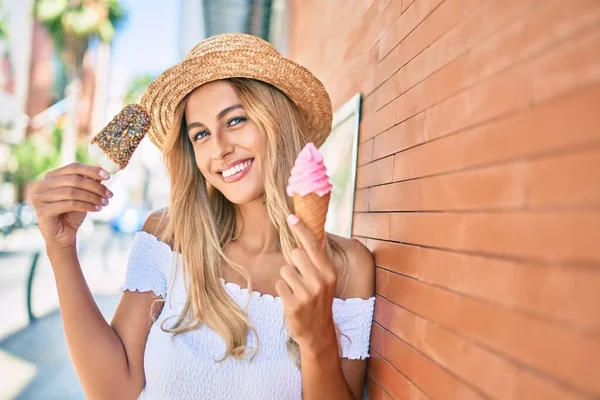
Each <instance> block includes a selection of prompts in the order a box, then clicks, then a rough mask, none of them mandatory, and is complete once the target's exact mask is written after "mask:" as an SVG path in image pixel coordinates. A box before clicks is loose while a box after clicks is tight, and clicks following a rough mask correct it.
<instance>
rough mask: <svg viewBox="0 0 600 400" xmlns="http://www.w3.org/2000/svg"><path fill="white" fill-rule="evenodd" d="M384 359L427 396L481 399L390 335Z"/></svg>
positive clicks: (386, 335) (387, 336)
mask: <svg viewBox="0 0 600 400" xmlns="http://www.w3.org/2000/svg"><path fill="white" fill-rule="evenodd" d="M384 343H385V344H384V353H383V356H384V357H385V358H386V359H387V360H388V361H389V362H390V363H391V364H392V365H393V366H394V367H396V368H397V369H398V370H399V371H402V373H403V374H404V375H405V376H406V377H407V378H408V379H409V380H410V381H411V382H413V383H414V384H415V385H416V386H418V387H419V389H421V390H422V391H423V392H424V393H425V394H426V395H428V396H429V397H431V398H434V399H435V398H437V399H441V398H443V399H480V398H481V397H482V396H481V395H480V394H478V393H477V392H476V391H474V390H473V389H472V388H471V387H469V386H468V385H465V384H464V383H462V382H461V381H459V380H458V379H456V378H455V377H454V376H452V375H450V374H449V373H448V372H447V371H446V370H444V369H442V368H441V367H440V366H439V365H437V364H436V363H434V362H432V361H431V360H429V359H427V358H426V357H424V356H423V355H422V354H421V353H419V352H417V351H416V350H414V349H413V348H412V347H410V346H409V345H407V344H406V343H405V342H404V341H402V340H401V339H399V338H397V337H396V336H394V335H393V334H391V333H390V332H385V336H384Z"/></svg>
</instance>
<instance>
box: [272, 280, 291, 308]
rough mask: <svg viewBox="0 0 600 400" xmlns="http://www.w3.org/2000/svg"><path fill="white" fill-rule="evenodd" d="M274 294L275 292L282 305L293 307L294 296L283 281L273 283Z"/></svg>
mask: <svg viewBox="0 0 600 400" xmlns="http://www.w3.org/2000/svg"><path fill="white" fill-rule="evenodd" d="M275 292H277V296H279V297H281V300H282V301H283V304H284V305H288V304H289V305H293V304H295V299H294V294H293V293H292V289H290V287H289V286H288V284H287V283H285V281H284V280H283V279H280V280H278V281H277V282H275Z"/></svg>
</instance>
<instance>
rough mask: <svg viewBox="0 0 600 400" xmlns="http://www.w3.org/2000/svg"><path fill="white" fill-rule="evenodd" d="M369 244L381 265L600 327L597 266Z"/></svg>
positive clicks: (454, 288) (539, 313)
mask: <svg viewBox="0 0 600 400" xmlns="http://www.w3.org/2000/svg"><path fill="white" fill-rule="evenodd" d="M367 247H368V248H369V249H370V250H371V252H372V253H373V255H374V257H375V262H376V264H377V265H378V266H379V267H380V268H385V269H386V270H389V271H393V272H396V273H399V274H402V275H405V276H408V277H411V278H413V279H417V280H419V281H422V282H426V283H428V284H431V285H435V286H438V287H442V288H445V289H447V290H450V291H453V292H457V293H461V294H464V295H467V296H470V297H473V298H477V299H481V300H484V301H488V302H490V303H493V304H498V305H501V306H504V307H507V308H510V309H515V310H520V311H522V312H525V313H528V314H531V315H536V316H538V317H542V318H545V319H547V320H553V321H558V322H560V323H563V324H566V325H569V326H574V327H577V328H580V329H586V330H595V331H598V332H600V315H599V313H598V312H597V311H596V304H600V291H598V290H597V288H598V287H600V276H599V275H598V273H597V271H595V270H593V269H589V268H580V267H577V266H575V265H561V266H556V265H552V264H533V263H526V262H517V261H509V260H502V259H494V258H488V257H481V256H474V255H468V254H459V253H452V252H448V251H442V250H435V249H429V248H422V247H418V246H411V245H405V244H400V243H390V242H383V241H379V240H374V239H369V240H368V241H367ZM386 290H387V284H386ZM386 293H387V292H386Z"/></svg>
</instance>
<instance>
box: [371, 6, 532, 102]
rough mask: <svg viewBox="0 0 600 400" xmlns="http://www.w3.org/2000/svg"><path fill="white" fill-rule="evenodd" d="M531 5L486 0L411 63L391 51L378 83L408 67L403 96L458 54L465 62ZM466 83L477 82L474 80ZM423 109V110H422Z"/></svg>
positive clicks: (381, 68) (397, 52)
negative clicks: (474, 51) (476, 47)
mask: <svg viewBox="0 0 600 400" xmlns="http://www.w3.org/2000/svg"><path fill="white" fill-rule="evenodd" d="M479 3H481V2H480V1H477V0H476V1H474V2H472V3H471V7H472V8H473V9H475V8H476V7H477V5H479ZM530 8H531V1H530V0H527V1H523V0H492V1H488V2H485V3H483V6H481V7H478V8H476V9H475V10H474V12H472V13H471V14H470V15H468V17H466V18H465V19H464V20H463V21H461V23H459V24H458V25H456V26H455V27H454V28H452V29H451V30H449V31H448V32H446V33H445V34H444V35H443V36H442V37H440V38H439V39H438V40H435V41H434V42H433V43H431V45H430V47H428V48H426V49H424V50H423V52H421V53H420V54H418V55H416V56H415V57H414V58H412V57H411V58H412V61H410V62H409V63H408V64H406V60H407V59H406V58H403V57H402V55H401V54H400V53H399V51H398V50H399V49H396V51H392V52H391V53H389V55H388V56H387V57H386V58H385V59H383V61H381V62H380V66H379V67H378V84H381V83H383V82H384V81H386V80H387V79H388V78H389V77H391V76H392V75H393V74H394V73H396V71H398V70H399V69H400V68H401V67H403V68H402V69H405V70H406V71H405V75H407V76H408V78H407V79H404V81H405V82H404V84H403V85H402V89H401V92H399V93H398V95H400V94H401V93H403V92H404V91H406V90H408V89H409V88H411V87H413V86H414V85H415V84H417V83H418V82H420V81H421V80H423V79H424V78H426V77H427V76H429V75H430V74H432V73H433V72H434V71H437V70H439V69H441V68H442V67H443V66H444V65H446V64H448V63H450V62H451V61H452V60H455V59H457V57H458V56H461V57H458V58H460V59H461V63H462V64H465V62H466V59H467V56H468V54H467V53H466V52H467V51H468V50H469V49H471V48H473V46H475V45H477V44H478V43H480V42H481V41H482V40H485V39H486V38H488V37H489V36H490V35H492V34H494V33H495V32H496V31H498V30H500V29H503V28H504V27H505V26H506V25H508V24H510V23H512V22H514V21H515V20H518V19H520V17H521V16H522V15H524V14H525V13H526V12H527V11H528V10H529V9H530ZM409 60H410V58H409ZM472 73H473V74H477V73H478V72H477V71H472ZM469 76H470V75H469V74H467V76H466V78H467V79H469ZM465 82H470V83H473V82H474V80H468V81H465ZM462 87H464V86H462ZM437 101H439V100H437ZM435 102H436V101H434V103H435ZM421 110H423V109H420V110H419V111H421Z"/></svg>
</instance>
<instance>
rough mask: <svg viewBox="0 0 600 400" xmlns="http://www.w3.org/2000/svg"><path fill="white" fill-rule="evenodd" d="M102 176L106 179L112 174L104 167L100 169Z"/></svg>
mask: <svg viewBox="0 0 600 400" xmlns="http://www.w3.org/2000/svg"><path fill="white" fill-rule="evenodd" d="M100 176H101V177H103V178H104V179H108V178H110V174H109V173H108V172H106V171H105V170H103V169H101V170H100Z"/></svg>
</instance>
